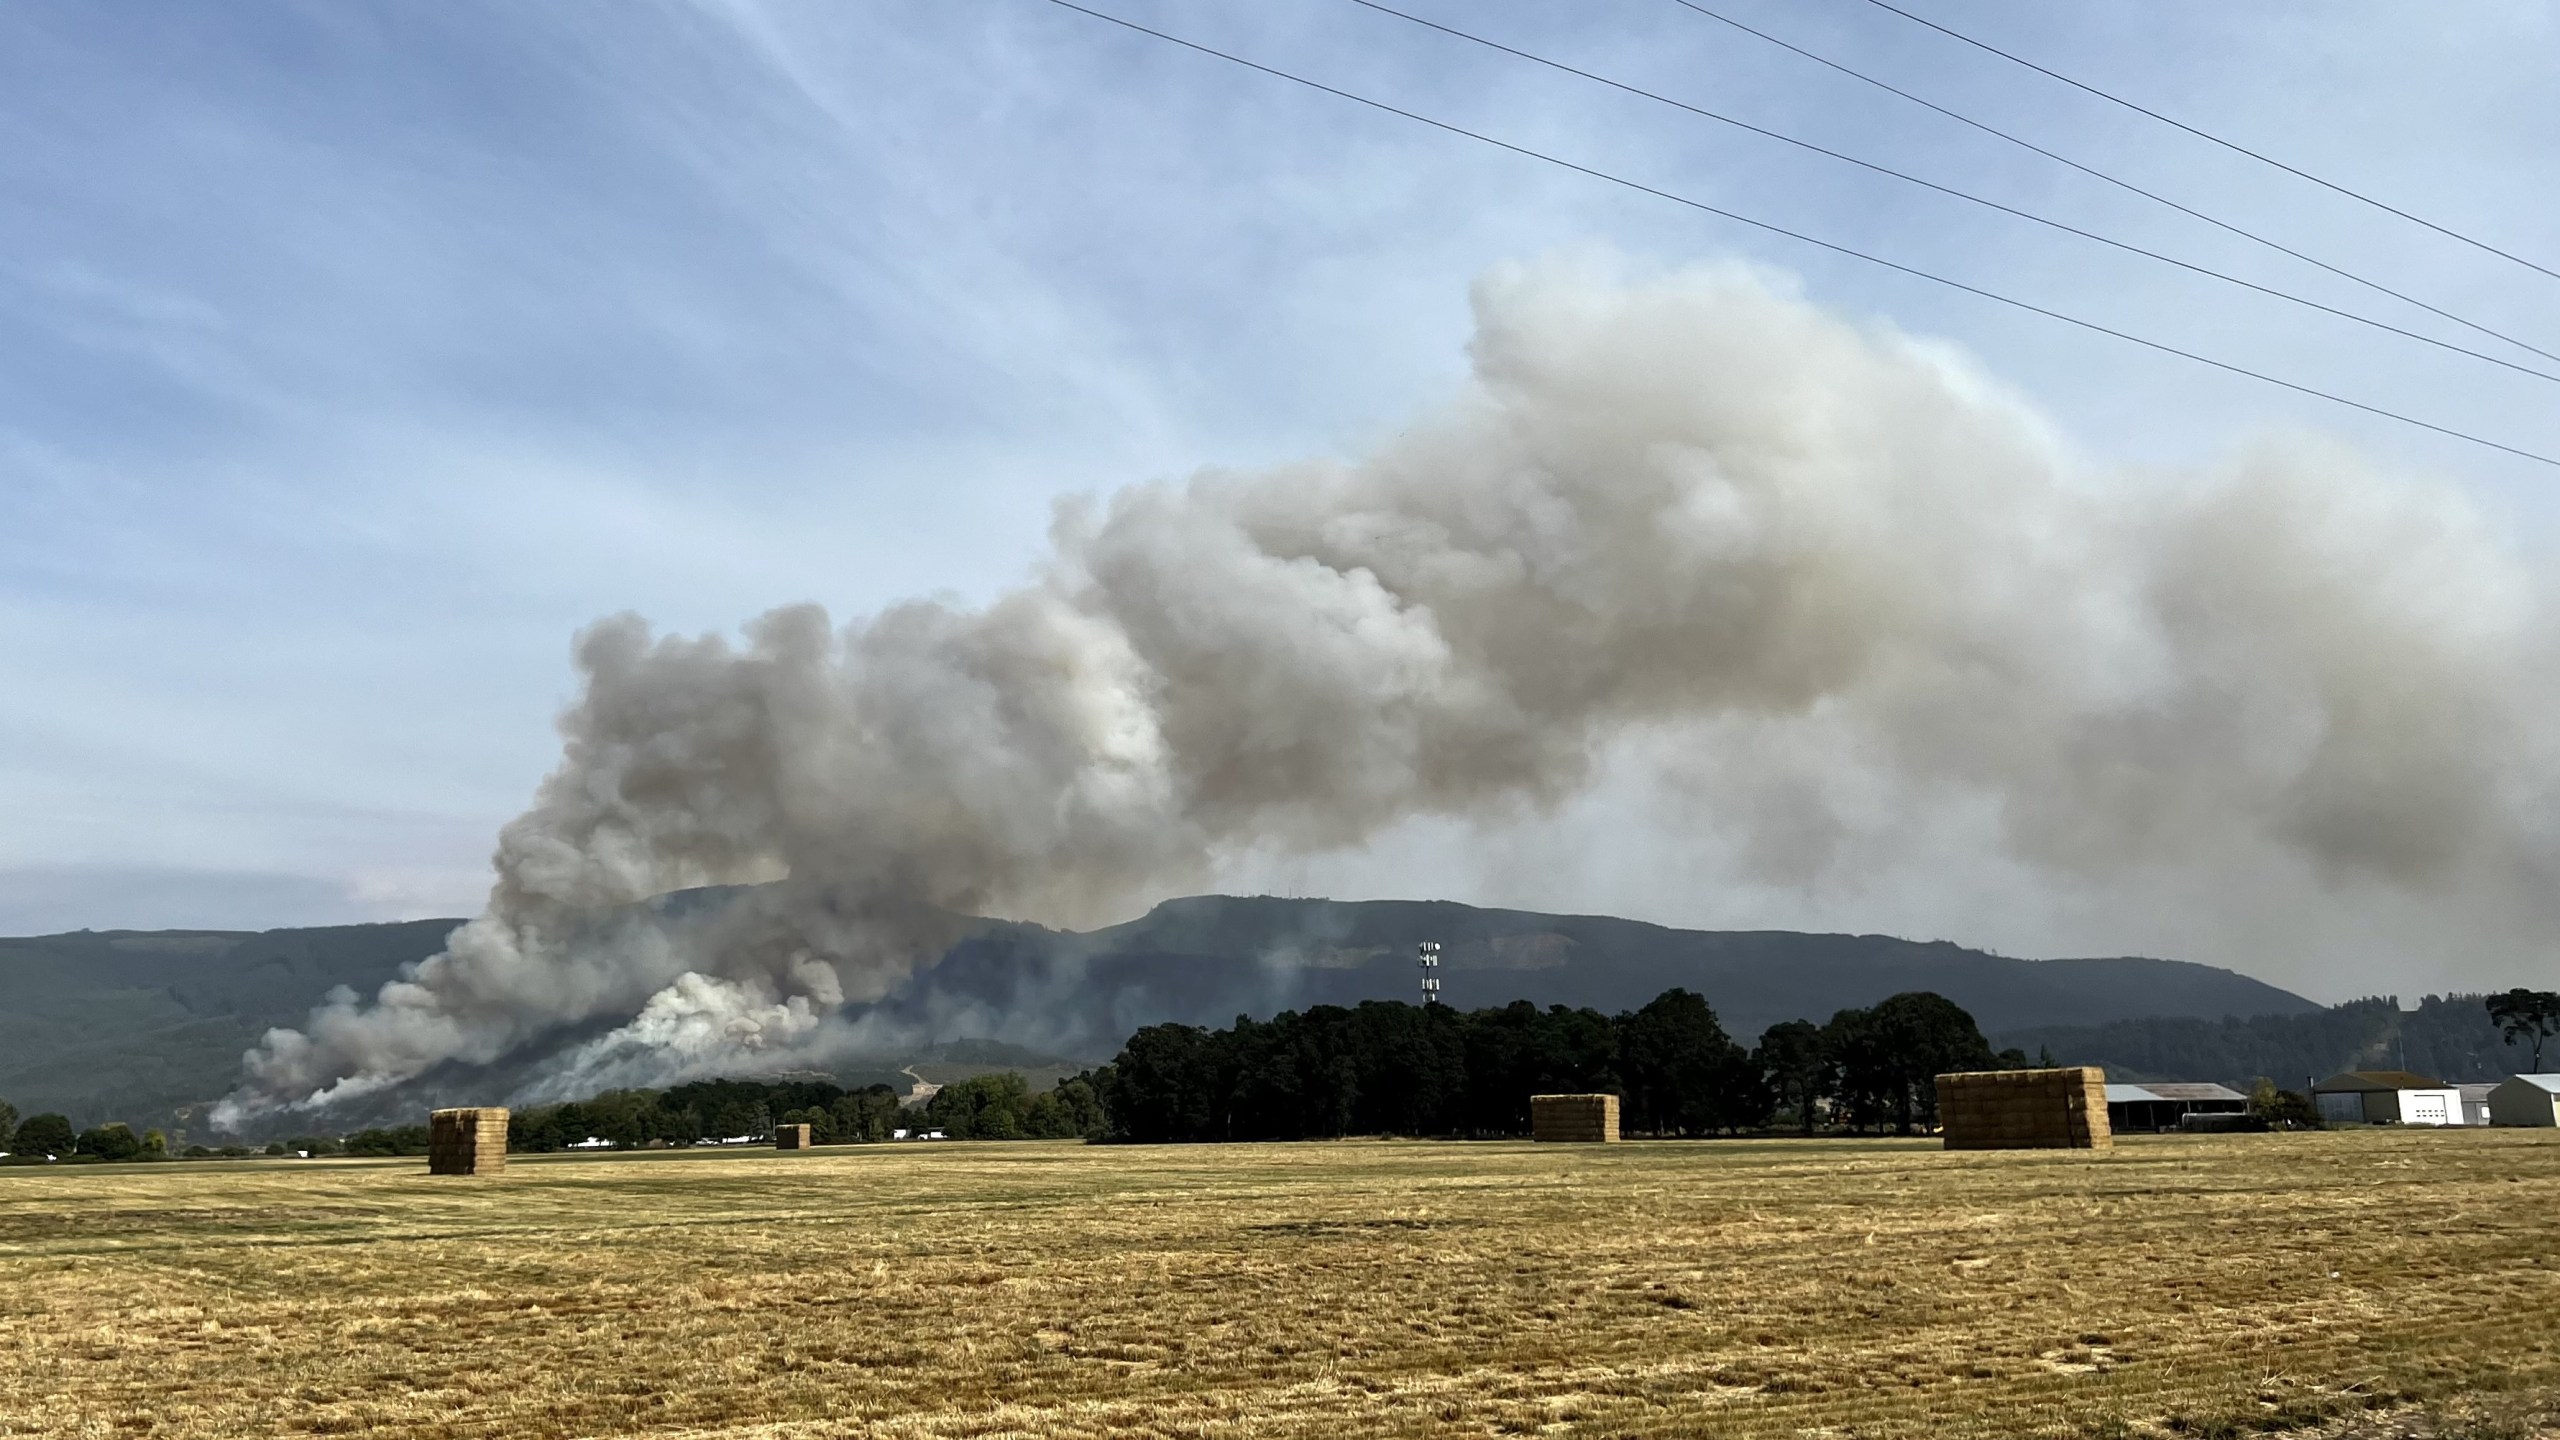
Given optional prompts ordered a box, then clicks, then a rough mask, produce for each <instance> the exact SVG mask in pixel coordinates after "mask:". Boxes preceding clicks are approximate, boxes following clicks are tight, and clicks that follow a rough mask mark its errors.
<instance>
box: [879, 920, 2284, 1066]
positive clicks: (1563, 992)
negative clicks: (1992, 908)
mask: <svg viewBox="0 0 2560 1440" xmlns="http://www.w3.org/2000/svg"><path fill="white" fill-rule="evenodd" d="M1423 940H1436V941H1438V942H1440V944H1441V945H1442V946H1443V947H1444V949H1443V954H1442V964H1441V967H1440V969H1441V978H1442V991H1441V994H1442V998H1443V999H1444V1000H1445V1001H1447V1002H1448V1003H1450V1004H1453V1005H1457V1006H1459V1007H1460V1008H1462V1009H1472V1008H1474V1007H1476V1006H1479V1005H1500V1004H1505V1003H1508V1002H1510V1001H1513V1000H1531V1001H1535V1002H1537V1003H1538V1004H1541V1005H1550V1004H1558V1005H1573V1006H1584V1005H1587V1006H1591V1007H1593V1008H1595V1009H1599V1010H1602V1011H1606V1012H1609V1013H1612V1014H1614V1013H1616V1012H1618V1011H1620V1010H1627V1009H1632V1008H1634V1007H1636V1006H1639V1005H1642V1004H1644V1003H1645V1002H1646V1001H1648V1000H1651V999H1652V998H1653V997H1654V996H1656V995H1659V994H1661V993H1662V992H1663V991H1664V990H1667V989H1670V988H1672V987H1673V986H1681V987H1685V988H1687V989H1690V990H1693V991H1696V992H1697V993H1699V994H1701V995H1704V996H1705V997H1706V998H1707V1000H1708V1001H1709V1002H1710V1003H1711V1004H1713V1005H1714V1006H1715V1008H1716V1013H1717V1014H1718V1015H1719V1016H1721V1017H1722V1018H1723V1020H1724V1023H1725V1027H1726V1029H1727V1030H1728V1031H1730V1032H1731V1033H1732V1034H1734V1035H1737V1036H1741V1037H1743V1038H1745V1039H1746V1040H1747V1039H1749V1038H1751V1037H1754V1036H1757V1035H1758V1034H1759V1033H1760V1031H1761V1030H1762V1029H1764V1028H1766V1027H1767V1026H1769V1025H1772V1024H1775V1023H1777V1022H1778V1021H1781V1020H1795V1019H1812V1020H1823V1019H1827V1018H1829V1016H1830V1015H1831V1014H1832V1012H1834V1011H1836V1010H1840V1009H1844V1008H1847V1007H1850V1006H1861V1005H1872V1004H1874V1003H1875V1002H1876V1001H1878V1000H1881V999H1883V998H1885V997H1886V996H1888V995H1894V994H1898V993H1900V992H1902V991H1906V990H1934V991H1936V992H1938V993H1939V994H1941V995H1945V996H1946V997H1948V998H1949V999H1951V1000H1953V1001H1955V1002H1956V1003H1957V1004H1959V1005H1962V1006H1963V1007H1965V1008H1966V1009H1967V1010H1969V1011H1971V1012H1973V1014H1974V1016H1975V1018H1976V1019H1977V1020H1978V1021H1979V1022H1980V1024H1981V1026H1982V1028H1983V1029H1984V1030H1985V1031H1989V1032H1997V1031H2001V1030H2014V1029H2022V1028H2025V1027H2028V1026H2048V1025H2097V1024H2104V1023H2106V1022H2108V1021H2110V1020H2118V1019H2127V1018H2132V1017H2137V1016H2149V1015H2192V1016H2204V1017H2211V1018H2217V1019H2218V1018H2220V1017H2222V1016H2225V1015H2270V1014H2305V1013H2309V1012H2311V1011H2315V1010H2317V1009H2319V1007H2318V1006H2317V1005H2315V1004H2313V1003H2312V1002H2311V1001H2309V1000H2305V999H2303V998H2302V997H2301V996H2299V995H2295V994H2293V993H2291V992H2289V991H2285V990H2279V989H2277V988H2276V987H2274V986H2272V985H2267V984H2263V983H2261V982H2259V981H2256V980H2252V979H2250V978H2249V977H2247V976H2245V975H2240V974H2237V973H2235V972H2233V971H2229V970H2221V969H2216V968H2214V967H2212V966H2208V965H2196V964H2189V963H2185V962H2181V961H2174V960H2147V959H2140V958H2132V957H2126V958H2116V959H2089V960H2018V959H2011V958H2008V957H2005V956H1999V955H1991V954H1986V953H1984V952H1983V951H1980V950H1969V949H1966V948H1965V947H1963V946H1960V945H1951V944H1947V943H1945V942H1943V941H1934V942H1927V943H1922V942H1915V941H1909V940H1897V939H1894V938H1892V937H1890V936H1883V935H1807V934H1798V933H1795V932H1792V931H1776V930H1762V931H1704V930H1674V929H1670V928H1667V927H1665V926H1660V925H1649V924H1646V923H1644V922H1641V921H1636V920H1622V919H1617V918H1615V917H1611V916H1603V915H1546V914H1538V913H1535V912H1531V911H1522V910H1487V909H1479V908H1476V907H1474V906H1469V905H1459V904H1454V903H1451V902H1447V901H1420V900H1369V901H1337V900H1297V899H1282V898H1277V897H1271V896H1259V897H1252V898H1237V897H1231V896H1216V895H1205V896H1196V897H1193V898H1190V899H1184V900H1172V901H1167V902H1166V903H1164V904H1162V905H1159V906H1157V907H1156V908H1155V909H1154V910H1152V911H1150V912H1148V914H1147V915H1145V916H1144V917H1142V918H1140V919H1137V920H1134V921H1131V922H1129V923H1127V924H1124V925H1115V926H1112V927H1110V928H1109V929H1104V930H1096V931H1092V932H1090V933H1085V934H1076V933H1071V932H1065V931H1054V930H1044V929H1041V928H1039V927H1037V926H1030V925H1002V924H1000V925H989V926H987V927H985V928H984V929H983V930H981V931H980V932H979V933H978V934H976V935H974V936H972V937H970V938H969V939H966V940H963V941H962V942H961V943H960V944H958V945H956V946H954V947H953V948H952V950H951V951H950V953H949V954H948V955H946V956H945V957H944V958H943V960H942V962H941V964H939V965H937V966H935V967H934V968H933V969H931V970H929V971H927V972H925V973H923V974H921V975H919V976H917V977H916V978H915V979H914V980H913V981H911V982H910V983H909V984H908V985H906V986H905V987H904V988H903V989H901V990H900V991H898V992H897V993H895V994H893V995H891V996H890V997H889V998H888V999H887V1000H886V1001H884V1002H882V1005H881V1007H880V1008H882V1009H883V1010H885V1011H887V1012H889V1013H890V1014H891V1015H893V1016H897V1017H902V1018H905V1019H908V1020H910V1021H911V1022H912V1023H913V1024H915V1025H917V1026H918V1027H920V1028H923V1029H926V1030H929V1031H940V1030H948V1029H950V1028H951V1024H952V1022H951V1019H950V1017H956V1016H961V1015H966V1014H970V1013H976V1014H982V1015H996V1016H1004V1017H1007V1019H1006V1023H1005V1025H1004V1026H1003V1027H1002V1028H1000V1029H998V1030H997V1031H996V1032H995V1033H997V1034H999V1035H1000V1036H1001V1038H1004V1039H1008V1040H1013V1041H1017V1042H1019V1043H1023V1044H1030V1045H1037V1046H1040V1047H1041V1048H1044V1049H1048V1050H1054V1051H1059V1052H1061V1053H1066V1054H1090V1055H1095V1056H1097V1057H1099V1056H1107V1055H1109V1054H1110V1053H1112V1051H1113V1050H1114V1049H1115V1048H1116V1047H1117V1046H1118V1044H1119V1042H1120V1040H1121V1039H1122V1038H1123V1037H1125V1036H1126V1035H1127V1034H1128V1033H1129V1032H1130V1031H1131V1030H1134V1029H1136V1028H1137V1027H1138V1026H1140V1025H1144V1024H1150V1023H1154V1022H1156V1021H1162V1020H1179V1021H1184V1022H1187V1023H1191V1024H1203V1025H1223V1024H1225V1023H1227V1022H1228V1021H1231V1020H1233V1019H1234V1018H1235V1017H1236V1016H1238V1015H1266V1016H1267V1015H1270V1014H1272V1013H1274V1012H1276V1011H1279V1010H1282V1009H1289V1008H1304V1007H1306V1006H1308V1005H1315V1004H1336V1005H1348V1004H1356V1003H1358V1002H1360V1001H1362V1000H1373V999H1396V1000H1402V999H1415V998H1419V994H1420V989H1419V972H1418V971H1417V970H1416V968H1415V964H1414V946H1415V944H1416V943H1417V942H1419V941H1423Z"/></svg>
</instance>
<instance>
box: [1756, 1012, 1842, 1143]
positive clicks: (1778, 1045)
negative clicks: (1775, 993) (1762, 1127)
mask: <svg viewBox="0 0 2560 1440" xmlns="http://www.w3.org/2000/svg"><path fill="white" fill-rule="evenodd" d="M1752 1058H1753V1059H1755V1060H1757V1061H1758V1062H1759V1066H1760V1074H1761V1075H1762V1077H1763V1078H1764V1079H1765V1080H1766V1081H1767V1082H1768V1086H1769V1090H1770V1096H1771V1099H1772V1100H1773V1101H1774V1102H1775V1103H1776V1105H1777V1106H1778V1108H1780V1109H1782V1110H1793V1111H1794V1112H1795V1116H1796V1123H1797V1125H1798V1127H1799V1128H1801V1129H1802V1130H1803V1131H1804V1133H1805V1134H1807V1135H1810V1134H1812V1133H1813V1120H1814V1114H1815V1111H1816V1110H1817V1109H1818V1108H1819V1107H1820V1104H1821V1102H1822V1100H1823V1099H1824V1098H1825V1097H1827V1096H1829V1095H1830V1094H1831V1092H1832V1088H1833V1086H1834V1084H1835V1071H1836V1070H1837V1068H1838V1067H1837V1066H1836V1065H1835V1064H1834V1063H1833V1060H1832V1057H1831V1051H1830V1049H1829V1048H1828V1047H1826V1046H1825V1045H1824V1044H1823V1043H1822V1027H1821V1026H1819V1025H1816V1024H1814V1023H1813V1022H1812V1021H1810V1020H1788V1021H1784V1022H1781V1023H1779V1024H1776V1025H1772V1026H1770V1027H1769V1028H1768V1029H1766V1030H1763V1031H1761V1032H1760V1048H1759V1050H1758V1051H1757V1052H1756V1053H1755V1054H1754V1055H1753V1057H1752Z"/></svg>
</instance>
